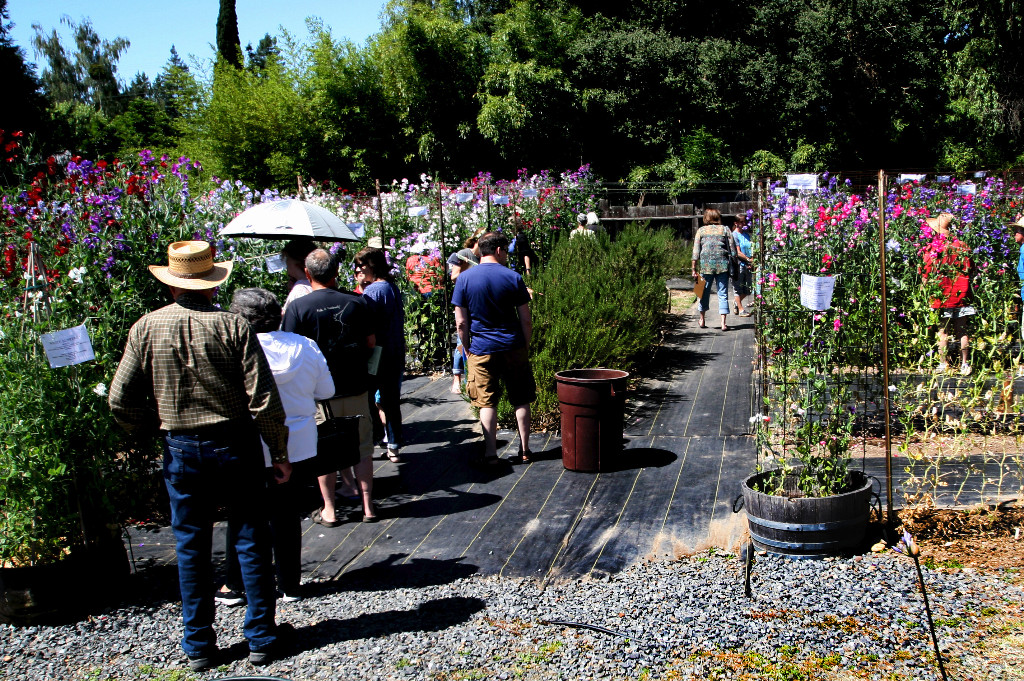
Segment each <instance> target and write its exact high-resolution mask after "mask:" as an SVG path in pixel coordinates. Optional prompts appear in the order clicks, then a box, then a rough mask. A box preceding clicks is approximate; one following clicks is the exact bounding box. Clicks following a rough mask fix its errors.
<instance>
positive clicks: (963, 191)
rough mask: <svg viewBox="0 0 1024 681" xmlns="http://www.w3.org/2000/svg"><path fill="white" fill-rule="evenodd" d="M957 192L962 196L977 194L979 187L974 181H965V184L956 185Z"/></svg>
mask: <svg viewBox="0 0 1024 681" xmlns="http://www.w3.org/2000/svg"><path fill="white" fill-rule="evenodd" d="M956 193H957V194H960V195H961V196H966V195H968V194H971V195H973V194H977V193H978V187H977V186H976V185H975V184H974V183H973V182H964V183H963V184H958V185H957V186H956Z"/></svg>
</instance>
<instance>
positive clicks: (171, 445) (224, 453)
mask: <svg viewBox="0 0 1024 681" xmlns="http://www.w3.org/2000/svg"><path fill="white" fill-rule="evenodd" d="M200 430H201V432H199V433H186V432H178V431H172V432H168V433H167V434H166V435H165V437H164V483H165V484H166V485H167V494H168V496H169V497H170V501H171V527H172V528H173V529H174V538H175V540H176V541H177V554H178V582H179V584H180V587H181V617H182V620H184V625H185V633H184V636H183V637H182V641H181V647H182V648H183V649H184V650H185V654H186V655H188V656H189V657H200V656H203V655H207V654H210V653H212V651H213V650H215V649H216V646H217V636H216V634H215V633H214V631H213V618H214V600H213V598H214V584H213V566H212V565H211V558H210V554H211V552H212V540H213V522H214V519H215V517H216V513H217V509H218V507H219V506H224V507H225V508H226V509H227V518H228V524H229V527H230V530H229V531H230V533H231V541H232V543H233V544H234V545H235V551H236V552H237V554H238V559H239V563H240V565H241V568H242V582H243V583H244V584H245V592H246V596H247V598H248V607H247V608H246V611H245V625H244V629H243V631H244V633H245V638H246V639H247V640H248V641H249V648H250V649H251V650H261V649H263V648H266V647H267V646H269V645H271V644H273V643H274V641H275V640H276V639H277V630H276V627H275V624H274V614H275V608H276V605H277V603H276V598H275V593H274V573H273V567H272V565H271V559H270V551H271V549H270V546H271V544H270V527H269V525H268V521H267V503H266V495H267V486H266V482H265V478H264V475H265V474H264V470H263V451H262V447H261V445H260V440H259V433H258V431H257V430H256V428H255V426H254V424H252V423H251V422H249V423H247V424H242V426H241V427H235V428H231V427H223V428H213V427H212V428H204V429H200Z"/></svg>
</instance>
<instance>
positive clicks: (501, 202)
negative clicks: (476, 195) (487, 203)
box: [491, 194, 508, 206]
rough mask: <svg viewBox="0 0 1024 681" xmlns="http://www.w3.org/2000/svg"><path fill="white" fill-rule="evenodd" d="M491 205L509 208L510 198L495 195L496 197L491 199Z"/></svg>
mask: <svg viewBox="0 0 1024 681" xmlns="http://www.w3.org/2000/svg"><path fill="white" fill-rule="evenodd" d="M491 203H493V204H494V205H495V206H507V205H508V197H507V196H503V195H499V194H495V195H494V196H492V197H491Z"/></svg>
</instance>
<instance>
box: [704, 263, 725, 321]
mask: <svg viewBox="0 0 1024 681" xmlns="http://www.w3.org/2000/svg"><path fill="white" fill-rule="evenodd" d="M701 276H702V277H704V295H702V296H701V297H700V300H699V301H697V309H698V310H699V311H700V312H704V311H706V310H707V309H708V305H709V304H710V303H711V285H712V284H714V285H715V286H716V287H717V288H718V314H729V273H728V272H722V273H721V274H702V275H701Z"/></svg>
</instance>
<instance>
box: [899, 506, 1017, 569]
mask: <svg viewBox="0 0 1024 681" xmlns="http://www.w3.org/2000/svg"><path fill="white" fill-rule="evenodd" d="M898 515H899V517H900V520H901V521H902V523H903V524H904V526H905V527H906V529H908V530H910V533H911V534H913V535H914V538H915V539H916V540H917V543H918V545H919V546H920V547H921V557H922V560H924V561H928V560H929V559H930V560H931V561H933V562H934V563H935V564H936V565H938V566H942V567H969V568H978V569H993V568H1024V508H1021V507H1019V506H1016V505H1015V506H1010V507H1005V508H1002V509H970V510H951V509H941V508H938V509H937V508H920V509H905V510H902V511H899V512H898Z"/></svg>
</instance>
